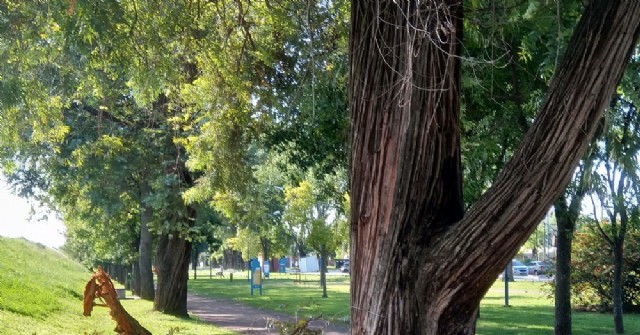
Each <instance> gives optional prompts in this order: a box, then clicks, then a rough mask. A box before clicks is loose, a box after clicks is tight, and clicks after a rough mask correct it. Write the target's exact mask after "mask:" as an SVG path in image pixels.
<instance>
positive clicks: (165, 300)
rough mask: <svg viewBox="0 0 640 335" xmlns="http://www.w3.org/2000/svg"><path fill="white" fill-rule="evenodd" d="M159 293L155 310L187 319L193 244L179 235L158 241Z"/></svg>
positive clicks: (162, 237) (167, 236)
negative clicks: (188, 286)
mask: <svg viewBox="0 0 640 335" xmlns="http://www.w3.org/2000/svg"><path fill="white" fill-rule="evenodd" d="M157 248H158V250H157V253H156V261H157V264H158V292H157V293H156V298H155V301H154V305H153V308H154V309H155V310H157V311H161V312H163V313H166V314H171V315H176V316H182V317H187V316H188V313H187V281H188V277H189V263H190V260H191V242H189V241H187V240H185V239H184V238H180V237H178V236H177V234H175V235H173V236H169V235H168V234H163V235H161V236H160V238H159V240H158V247H157Z"/></svg>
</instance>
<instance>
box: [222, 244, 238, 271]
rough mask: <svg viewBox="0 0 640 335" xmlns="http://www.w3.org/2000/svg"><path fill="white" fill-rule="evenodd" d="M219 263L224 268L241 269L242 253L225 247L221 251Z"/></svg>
mask: <svg viewBox="0 0 640 335" xmlns="http://www.w3.org/2000/svg"><path fill="white" fill-rule="evenodd" d="M221 265H222V267H224V268H225V269H235V270H243V269H244V261H242V253H241V252H240V251H237V250H231V249H225V250H224V251H223V252H222V261H221Z"/></svg>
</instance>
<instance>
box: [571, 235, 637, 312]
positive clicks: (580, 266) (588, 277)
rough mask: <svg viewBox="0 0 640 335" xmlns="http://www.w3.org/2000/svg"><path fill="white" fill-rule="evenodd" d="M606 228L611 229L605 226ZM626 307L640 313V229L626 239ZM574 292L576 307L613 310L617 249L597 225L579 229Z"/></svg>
mask: <svg viewBox="0 0 640 335" xmlns="http://www.w3.org/2000/svg"><path fill="white" fill-rule="evenodd" d="M603 229H605V230H606V229H609V227H608V226H604V227H603ZM624 250H625V251H624V258H623V266H622V267H623V277H622V278H623V282H624V292H623V309H624V311H625V312H626V313H640V230H639V229H633V228H632V229H629V230H628V231H627V236H626V238H625V243H624ZM571 268H572V274H571V281H572V286H571V291H572V292H571V293H572V299H573V304H574V306H576V308H579V309H586V310H591V311H601V312H608V311H611V309H612V306H613V302H612V290H613V252H612V250H611V246H610V245H609V243H608V242H606V241H605V240H604V239H603V238H602V236H601V235H600V233H599V232H598V231H596V230H595V229H594V228H593V227H590V226H587V227H584V228H582V229H581V230H579V231H578V232H577V233H576V236H575V238H574V244H573V255H572V260H571Z"/></svg>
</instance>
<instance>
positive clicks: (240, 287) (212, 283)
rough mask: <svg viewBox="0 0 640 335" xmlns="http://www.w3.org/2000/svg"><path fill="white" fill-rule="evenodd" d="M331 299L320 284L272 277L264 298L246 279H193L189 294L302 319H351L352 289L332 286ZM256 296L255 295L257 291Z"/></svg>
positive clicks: (264, 289) (330, 290)
mask: <svg viewBox="0 0 640 335" xmlns="http://www.w3.org/2000/svg"><path fill="white" fill-rule="evenodd" d="M327 290H328V297H327V298H322V288H321V287H320V286H319V285H317V284H315V285H314V284H295V283H294V282H293V278H270V279H265V280H264V281H263V295H262V296H260V295H258V294H256V295H253V296H252V295H251V290H250V286H249V282H248V280H247V279H246V278H244V279H235V278H234V280H233V281H230V280H228V279H227V280H225V279H215V278H214V279H208V278H207V279H197V280H193V279H192V280H189V292H191V293H195V294H199V295H203V296H209V297H212V298H218V299H220V298H222V299H226V300H230V301H235V302H239V303H242V304H246V305H249V306H253V307H256V308H260V309H264V310H270V311H275V312H281V313H285V314H288V315H292V316H298V317H317V316H319V315H323V317H324V318H325V319H327V320H333V321H344V320H346V319H348V316H349V314H350V310H349V291H348V286H346V287H345V285H342V283H341V282H340V281H336V282H335V283H328V285H327ZM254 294H255V292H254Z"/></svg>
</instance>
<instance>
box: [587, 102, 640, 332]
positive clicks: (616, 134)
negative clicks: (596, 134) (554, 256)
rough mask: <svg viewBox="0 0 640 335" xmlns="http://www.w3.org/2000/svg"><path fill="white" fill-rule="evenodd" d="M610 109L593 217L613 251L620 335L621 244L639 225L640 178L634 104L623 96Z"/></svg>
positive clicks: (638, 117)
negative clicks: (605, 225) (604, 218)
mask: <svg viewBox="0 0 640 335" xmlns="http://www.w3.org/2000/svg"><path fill="white" fill-rule="evenodd" d="M613 107H614V112H612V113H610V115H609V117H608V120H607V121H608V122H607V125H606V128H607V129H606V133H605V134H604V137H603V140H602V142H601V143H600V144H601V145H599V146H598V149H599V151H598V156H599V159H600V163H601V165H600V164H599V165H597V166H596V167H594V168H593V170H594V171H593V173H594V176H595V179H596V180H597V181H596V183H597V184H598V185H597V186H596V187H595V193H596V194H597V197H598V200H599V201H598V205H596V204H595V202H594V208H593V215H594V219H595V222H596V226H597V228H598V231H599V232H600V234H601V236H602V238H603V239H605V241H606V242H607V244H609V247H610V248H611V251H612V255H613V259H612V263H613V288H612V289H613V292H612V297H613V320H614V327H615V332H616V334H623V333H624V322H623V294H624V292H623V291H624V289H623V288H624V282H623V277H624V275H623V271H624V269H623V265H624V264H623V263H624V262H623V261H624V241H625V238H626V235H627V231H628V229H629V227H630V225H632V224H638V215H640V176H639V175H638V172H637V171H638V167H639V164H638V154H639V153H640V114H638V107H637V106H636V105H635V104H634V103H633V101H630V100H628V99H625V96H624V95H618V96H617V97H616V99H614V106H613ZM597 170H599V171H597ZM592 200H593V197H592ZM600 206H602V210H603V212H604V213H605V215H606V216H607V219H608V223H609V228H610V229H608V231H607V229H604V228H603V227H602V218H601V217H600V215H598V209H597V207H600Z"/></svg>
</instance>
